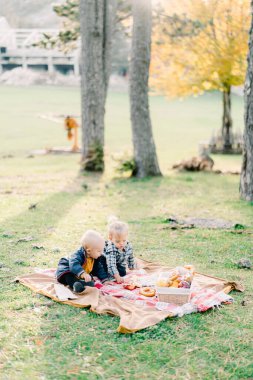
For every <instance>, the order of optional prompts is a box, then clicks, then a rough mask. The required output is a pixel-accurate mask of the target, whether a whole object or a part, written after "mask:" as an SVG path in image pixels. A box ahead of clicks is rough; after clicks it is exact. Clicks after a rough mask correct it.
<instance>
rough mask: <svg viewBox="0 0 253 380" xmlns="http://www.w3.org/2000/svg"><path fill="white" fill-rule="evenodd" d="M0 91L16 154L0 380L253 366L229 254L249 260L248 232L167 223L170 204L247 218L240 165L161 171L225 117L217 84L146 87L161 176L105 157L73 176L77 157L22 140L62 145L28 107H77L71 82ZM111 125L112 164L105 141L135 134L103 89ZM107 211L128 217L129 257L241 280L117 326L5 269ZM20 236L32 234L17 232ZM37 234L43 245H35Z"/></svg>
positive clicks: (248, 369)
mask: <svg viewBox="0 0 253 380" xmlns="http://www.w3.org/2000/svg"><path fill="white" fill-rule="evenodd" d="M0 94H1V95H2V96H1V99H2V104H3V107H2V113H1V115H0V118H1V123H0V139H1V140H0V141H1V149H2V150H1V151H2V152H3V154H12V155H13V156H14V157H13V158H1V159H0V197H1V198H0V201H1V205H0V206H1V213H0V244H1V247H0V262H1V264H2V265H1V268H0V286H1V295H0V297H1V303H0V308H1V310H0V313H1V314H0V315H1V318H0V377H1V379H2V378H3V379H8V380H9V379H11V380H16V379H25V380H26V379H29V380H30V379H36V380H37V379H40V380H41V379H46V380H51V379H52V380H53V379H82V380H83V379H89V380H90V379H91V380H93V379H117V380H119V379H130V380H132V379H139V378H140V377H141V378H143V379H163V380H164V379H175V380H178V379H180V380H181V379H200V380H203V379H205V380H206V379H222V380H223V379H233V380H237V379H250V378H252V377H253V366H252V339H253V332H252V322H253V320H252V293H253V284H252V271H248V270H243V269H240V270H239V269H237V267H236V265H235V262H236V261H238V259H239V258H241V257H249V258H251V259H252V257H253V256H252V255H253V252H252V235H250V234H246V233H242V234H232V233H231V232H229V231H222V230H216V231H211V230H199V229H193V230H185V231H171V230H168V229H165V228H164V227H166V224H165V223H164V220H165V218H166V217H168V216H170V215H177V216H180V217H184V216H199V217H210V218H214V217H217V218H223V219H226V220H231V221H235V222H238V223H241V224H244V225H247V226H248V228H249V231H252V215H253V205H252V204H249V203H245V202H243V201H241V200H240V199H239V195H238V181H239V178H238V176H229V175H227V176H218V175H215V174H208V173H192V174H189V173H186V174H184V173H181V174H177V173H172V172H171V171H169V170H168V169H169V167H170V166H171V164H172V163H173V162H175V161H177V160H178V159H181V158H183V157H188V156H189V155H191V154H193V153H194V152H196V150H197V144H198V141H199V140H205V139H207V138H208V137H209V136H210V133H211V131H212V129H215V128H216V127H217V126H218V125H219V122H220V112H219V111H220V105H219V98H218V96H217V95H216V94H207V95H206V96H204V97H202V98H198V99H188V100H186V101H184V102H178V101H173V102H167V101H166V100H165V99H163V98H152V99H151V109H152V115H153V122H154V131H155V136H156V141H157V146H158V154H159V159H160V162H161V166H162V168H163V170H164V172H165V174H166V175H165V176H164V177H163V178H154V179H151V178H148V179H145V180H135V179H124V178H116V177H113V176H114V174H113V173H112V172H111V170H109V169H107V172H106V173H105V174H104V175H101V176H100V175H85V176H81V175H80V174H78V160H79V158H78V157H77V156H74V157H57V156H35V157H34V158H27V155H28V154H29V151H30V150H33V149H40V148H43V147H44V146H50V145H51V146H53V145H64V144H65V133H64V131H63V127H62V126H61V125H59V124H54V123H52V122H49V121H47V120H44V119H39V118H38V117H37V116H36V115H37V114H40V113H43V112H44V113H48V112H54V113H59V114H60V113H79V112H80V111H79V106H80V105H79V93H78V91H77V90H76V89H63V88H40V87H34V88H27V89H21V88H11V87H1V88H0ZM233 104H234V119H235V125H238V126H239V125H240V126H241V125H242V121H241V119H242V108H243V105H242V99H241V98H237V97H234V99H233ZM106 128H107V134H106V151H107V168H108V167H109V164H110V162H111V160H110V155H111V154H115V153H117V152H119V151H121V150H123V149H126V150H128V149H130V147H131V144H130V124H129V116H128V103H127V96H126V94H123V93H118V94H117V93H110V96H109V99H108V113H107V123H106ZM219 165H220V166H221V167H224V168H225V167H228V166H229V167H238V166H239V165H240V157H226V158H223V157H219ZM84 183H85V184H87V185H88V189H86V190H85V189H84V188H83V187H82V185H83V184H84ZM31 203H38V205H37V208H36V209H35V210H28V207H29V205H30V204H31ZM110 214H116V215H118V216H120V217H121V218H122V219H124V220H126V221H127V222H128V223H129V225H130V238H131V241H132V242H133V245H134V248H135V254H136V256H139V257H142V258H144V259H147V260H151V261H156V262H162V263H165V264H169V265H172V266H173V265H178V264H181V263H185V262H188V263H193V264H194V265H195V266H196V267H197V269H198V271H201V272H204V273H209V274H211V275H216V276H219V277H224V278H227V279H230V280H236V281H242V282H243V283H244V285H245V286H246V291H245V293H233V296H234V299H235V302H234V303H233V304H232V305H228V306H225V307H223V308H221V309H218V310H212V311H210V312H207V313H203V314H192V315H188V316H184V317H183V318H175V319H168V320H166V321H164V322H162V323H160V324H159V325H156V326H153V327H151V328H148V329H146V330H143V331H140V332H138V333H136V334H134V335H120V334H118V333H117V332H116V328H117V326H118V322H119V321H118V319H117V318H116V317H110V316H98V315H96V314H94V313H89V312H87V313H86V314H83V313H82V310H80V309H75V308H71V307H69V306H66V305H60V304H57V303H54V302H50V301H49V300H48V299H46V298H45V297H43V296H37V295H36V294H34V293H32V292H31V291H30V290H29V289H27V288H25V287H23V286H21V285H19V284H16V283H14V282H13V279H14V278H15V276H17V275H20V274H24V273H28V272H31V271H32V270H33V268H34V267H42V268H47V267H55V266H56V264H57V261H58V259H59V257H60V256H61V255H66V254H69V253H70V252H73V251H74V250H75V249H76V248H77V247H78V244H79V239H80V236H81V235H82V233H83V232H84V230H85V229H87V228H90V227H96V228H97V229H98V230H100V231H101V232H102V233H103V234H106V220H107V217H108V215H110ZM6 234H7V236H6ZM24 236H32V237H33V239H34V240H33V241H30V242H24V243H17V240H18V239H19V238H21V237H24ZM35 243H38V244H41V245H43V246H44V247H45V250H34V249H32V244H35ZM56 247H58V248H59V249H60V250H61V252H60V253H57V252H55V251H54V250H55V248H56ZM243 300H244V301H245V306H242V304H241V302H242V301H243Z"/></svg>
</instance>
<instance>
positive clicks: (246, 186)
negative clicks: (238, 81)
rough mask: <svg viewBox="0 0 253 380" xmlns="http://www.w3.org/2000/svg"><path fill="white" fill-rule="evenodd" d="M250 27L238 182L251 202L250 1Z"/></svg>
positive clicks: (252, 81)
mask: <svg viewBox="0 0 253 380" xmlns="http://www.w3.org/2000/svg"><path fill="white" fill-rule="evenodd" d="M251 14H252V19H251V27H250V31H249V53H248V69H247V74H246V80H245V86H244V94H245V114H244V123H245V129H244V147H243V161H242V171H241V181H240V193H241V197H242V198H243V199H245V200H246V201H253V0H252V1H251Z"/></svg>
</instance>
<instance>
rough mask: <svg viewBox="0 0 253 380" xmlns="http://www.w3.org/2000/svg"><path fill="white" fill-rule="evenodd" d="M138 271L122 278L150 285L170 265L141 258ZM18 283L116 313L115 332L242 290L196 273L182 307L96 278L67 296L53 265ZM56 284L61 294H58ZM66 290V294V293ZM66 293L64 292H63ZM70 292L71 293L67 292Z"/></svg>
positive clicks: (222, 300)
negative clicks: (57, 278)
mask: <svg viewBox="0 0 253 380" xmlns="http://www.w3.org/2000/svg"><path fill="white" fill-rule="evenodd" d="M138 264H139V265H138V266H139V268H142V269H140V270H134V271H131V274H129V275H127V276H126V277H125V281H126V282H131V277H132V276H134V277H135V278H137V282H138V283H140V284H141V285H142V286H151V285H152V284H153V285H154V284H155V283H156V280H157V277H158V276H159V273H160V272H161V271H170V270H173V268H171V267H166V266H162V265H161V264H156V263H151V262H147V261H144V260H140V259H139V262H138ZM17 280H18V281H19V282H20V283H21V284H23V285H25V286H27V287H28V288H30V289H32V290H33V291H35V292H37V293H40V294H43V295H45V296H46V297H50V298H52V299H53V300H54V301H56V302H60V303H64V304H67V305H71V306H74V307H79V308H80V307H81V308H82V307H90V310H91V311H93V312H95V313H98V314H110V315H116V316H118V317H119V318H120V322H119V326H118V329H117V331H118V332H120V333H125V334H126V333H134V332H136V331H139V330H141V329H144V328H147V327H149V326H152V325H155V324H157V323H159V322H160V321H162V320H164V319H166V318H169V317H181V316H183V315H185V314H190V313H196V312H204V311H206V310H208V309H210V308H214V307H219V306H220V305H221V304H228V303H231V302H233V298H232V297H231V296H230V295H228V293H229V292H230V291H231V290H233V289H235V290H238V291H243V290H244V287H243V285H242V284H240V283H237V282H233V281H232V282H231V281H228V280H225V279H221V278H217V277H213V276H210V275H206V274H201V273H195V275H194V279H193V282H192V286H191V298H190V301H189V302H188V303H186V304H184V305H182V306H178V305H175V304H171V303H166V302H159V300H158V299H157V298H156V297H145V296H142V295H141V294H140V293H139V290H138V289H135V290H132V291H130V290H127V289H125V288H124V287H123V285H122V284H116V283H113V285H109V284H102V283H101V282H100V281H98V280H97V281H96V283H95V287H94V288H91V287H87V289H86V290H85V292H83V293H80V294H78V295H77V294H75V295H74V294H73V296H74V297H72V296H71V297H70V296H69V292H70V291H69V289H67V288H66V287H64V286H63V285H60V284H59V283H57V280H56V278H55V268H51V269H46V270H45V269H39V268H36V269H35V273H32V274H27V275H23V276H20V277H19V278H18V279H17ZM59 285H60V286H61V289H60V290H61V292H60V293H61V294H60V296H59V293H58V291H59V289H58V287H59ZM65 290H67V291H68V293H66V292H65ZM65 293H66V294H65ZM70 293H71V292H70Z"/></svg>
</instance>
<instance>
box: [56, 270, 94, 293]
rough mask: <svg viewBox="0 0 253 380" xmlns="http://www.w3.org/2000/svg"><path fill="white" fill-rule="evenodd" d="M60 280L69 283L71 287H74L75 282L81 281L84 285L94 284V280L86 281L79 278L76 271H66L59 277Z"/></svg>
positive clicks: (64, 283)
mask: <svg viewBox="0 0 253 380" xmlns="http://www.w3.org/2000/svg"><path fill="white" fill-rule="evenodd" d="M58 281H59V282H60V283H61V284H63V285H68V286H69V287H70V289H73V285H74V283H75V282H79V283H81V284H82V285H84V286H94V281H87V282H86V281H84V280H81V279H78V278H77V277H76V276H75V275H74V273H71V272H69V273H64V274H63V275H62V276H61V277H60V278H59V279H58Z"/></svg>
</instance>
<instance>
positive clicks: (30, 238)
mask: <svg viewBox="0 0 253 380" xmlns="http://www.w3.org/2000/svg"><path fill="white" fill-rule="evenodd" d="M31 240H33V237H32V236H24V237H23V238H20V239H18V240H17V243H24V242H27V241H31Z"/></svg>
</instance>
